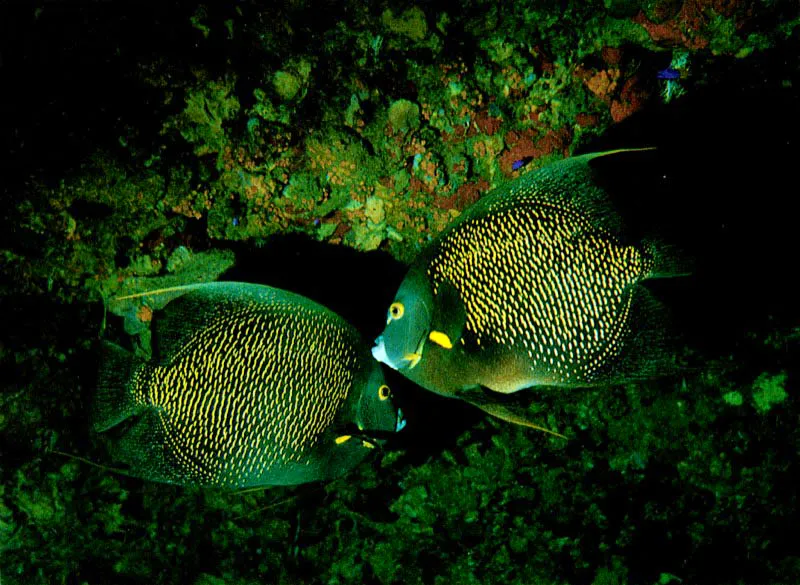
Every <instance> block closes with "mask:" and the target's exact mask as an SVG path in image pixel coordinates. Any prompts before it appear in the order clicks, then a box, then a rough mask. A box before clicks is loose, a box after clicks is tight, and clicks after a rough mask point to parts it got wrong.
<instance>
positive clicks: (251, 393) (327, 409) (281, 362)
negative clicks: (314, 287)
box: [133, 304, 358, 485]
mask: <svg viewBox="0 0 800 585" xmlns="http://www.w3.org/2000/svg"><path fill="white" fill-rule="evenodd" d="M292 313H294V316H295V317H297V315H298V314H302V313H305V315H304V317H305V318H306V319H307V320H308V322H309V323H310V324H311V326H310V327H299V328H298V327H295V328H292V327H291V326H290V324H291V323H297V320H296V318H295V319H291V318H290V315H291V314H292ZM309 347H310V348H312V349H311V350H309V349H308V348H309ZM332 356H337V359H333V357H332ZM357 360H358V356H357V355H356V353H355V351H354V349H353V346H352V344H351V343H349V342H348V340H347V339H346V338H344V337H343V336H342V335H341V331H340V328H339V327H337V325H336V324H335V323H332V322H331V321H330V320H329V319H326V318H325V317H323V316H321V315H319V314H318V313H316V312H314V311H311V310H309V309H307V308H304V307H298V306H296V305H291V304H286V307H285V310H284V311H281V310H280V309H279V310H277V311H274V312H273V314H272V315H270V316H266V315H264V313H263V311H262V310H260V307H259V306H258V305H257V304H252V305H251V306H245V307H243V308H241V309H238V310H237V311H235V312H229V313H227V314H225V315H223V316H221V317H219V318H217V319H216V320H215V321H212V322H211V323H209V325H208V326H207V327H205V328H203V329H202V330H200V331H198V332H197V333H196V334H194V335H193V336H192V338H191V339H190V340H189V342H188V343H186V344H185V345H184V346H183V347H182V348H181V349H180V351H179V352H178V353H177V354H176V355H175V356H174V358H173V359H172V360H171V363H170V364H169V365H166V366H155V367H154V370H153V372H152V375H149V376H146V377H145V376H138V377H137V379H136V380H135V381H134V383H133V386H134V392H135V399H136V400H137V402H139V403H141V404H147V405H153V406H155V407H157V409H158V413H159V417H160V421H161V425H162V429H163V431H164V449H165V451H167V452H169V453H170V456H171V457H174V458H175V460H176V462H177V463H178V464H179V466H180V467H181V468H182V469H183V470H184V471H185V472H186V473H187V475H188V477H187V479H189V480H191V481H195V482H197V483H200V484H210V483H214V484H217V485H240V484H244V483H246V482H247V478H249V477H257V476H262V475H264V474H265V472H266V471H268V470H269V469H270V468H271V467H272V466H273V465H274V464H276V463H289V462H300V461H302V460H303V459H304V454H306V453H307V452H308V451H309V450H310V449H312V448H313V447H314V445H315V443H316V442H317V441H318V440H319V436H320V435H321V434H322V432H323V431H324V430H325V429H327V428H328V427H329V426H330V425H331V424H332V423H333V421H334V417H335V415H336V412H337V410H338V409H339V407H340V406H341V404H342V403H343V402H344V400H345V399H346V397H347V392H348V389H349V388H350V387H351V386H352V384H353V372H354V371H355V368H356V362H357ZM289 364H291V367H289ZM287 372H290V374H289V375H287ZM308 380H316V381H317V383H316V384H312V385H309V383H308ZM310 388H315V390H314V391H313V393H312V392H311V391H310ZM210 389H213V391H210Z"/></svg>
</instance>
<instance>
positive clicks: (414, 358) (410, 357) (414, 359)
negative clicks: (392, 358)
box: [403, 353, 422, 368]
mask: <svg viewBox="0 0 800 585" xmlns="http://www.w3.org/2000/svg"><path fill="white" fill-rule="evenodd" d="M403 359H404V360H406V361H408V362H411V363H410V364H409V365H408V367H409V368H413V367H414V366H416V365H417V364H418V363H419V360H421V359H422V354H420V353H407V354H406V355H404V356H403Z"/></svg>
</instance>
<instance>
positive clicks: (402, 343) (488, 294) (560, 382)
mask: <svg viewBox="0 0 800 585" xmlns="http://www.w3.org/2000/svg"><path fill="white" fill-rule="evenodd" d="M617 152H619V151H611V152H604V153H594V154H587V155H583V156H578V157H574V158H571V159H566V160H563V161H560V162H558V163H555V164H553V165H551V166H548V167H544V168H542V169H539V170H536V171H533V172H531V173H528V174H527V175H524V176H523V177H521V178H519V179H517V180H515V181H513V182H510V183H509V184H507V185H504V186H502V187H500V188H498V189H496V190H494V191H492V192H490V193H489V194H487V195H485V196H484V197H483V198H481V199H480V200H479V201H478V202H477V203H475V204H474V205H472V206H471V207H469V208H468V209H467V210H465V211H464V212H463V213H462V214H461V215H460V216H459V217H458V218H456V219H455V220H454V221H453V222H452V223H451V224H450V225H449V226H448V227H447V228H445V230H444V231H443V232H442V233H441V234H440V235H439V236H438V237H436V238H435V239H434V240H433V241H432V242H431V243H430V244H429V246H428V247H427V248H426V249H425V250H424V251H423V252H422V253H421V255H420V256H419V257H418V258H417V259H416V261H415V262H414V263H413V264H412V266H411V268H410V270H409V272H408V274H407V276H406V277H405V279H404V280H403V282H402V283H401V285H400V288H399V290H398V292H397V295H396V296H395V298H394V301H393V302H392V303H391V305H390V307H389V310H388V314H387V318H386V328H385V330H384V331H383V333H382V334H381V336H380V337H378V338H377V339H376V345H375V347H373V349H372V353H373V355H374V356H375V358H376V359H377V360H379V361H381V362H383V363H385V364H387V365H389V366H390V367H392V368H394V369H395V370H397V371H399V372H401V373H402V374H403V375H405V376H406V377H407V378H409V379H411V380H412V381H414V382H416V383H417V384H419V385H420V386H422V387H424V388H426V389H428V390H430V391H433V392H436V393H438V394H442V395H445V396H452V397H457V398H462V399H464V400H467V401H469V402H472V403H473V404H475V405H476V406H478V407H480V408H482V409H483V410H485V411H486V412H488V413H489V414H492V415H494V416H497V417H499V418H502V419H505V420H507V421H510V422H514V423H517V424H522V425H526V426H530V427H533V428H538V429H540V430H546V429H543V428H542V427H540V426H539V425H537V424H536V423H534V422H533V421H531V420H528V418H527V417H526V415H525V413H524V412H523V413H520V412H519V411H518V410H517V411H515V410H512V409H510V408H508V407H507V406H505V405H504V403H503V402H504V401H502V400H500V399H501V398H503V397H502V396H500V395H503V394H511V393H514V392H517V391H519V390H522V389H525V388H530V387H535V386H556V387H563V388H573V387H581V386H590V385H597V384H610V383H616V382H622V381H625V380H630V379H636V378H644V377H649V376H651V375H654V374H657V373H660V372H663V371H664V370H665V369H667V368H668V367H669V365H668V364H669V362H670V359H671V357H670V355H669V354H668V351H665V349H664V348H665V344H664V343H662V342H663V340H664V339H665V329H664V322H663V321H664V319H663V316H664V315H663V311H662V307H661V306H660V305H659V303H657V302H656V301H655V300H654V299H653V298H652V297H651V295H650V293H649V291H648V290H647V289H646V288H644V287H643V286H642V283H643V282H644V281H646V280H648V279H652V278H659V277H669V276H675V275H678V274H683V273H684V272H685V270H684V268H683V266H684V264H683V263H682V261H680V260H678V259H677V258H676V257H675V254H674V253H672V252H671V248H668V247H666V246H663V245H662V244H660V243H659V242H658V241H657V240H655V239H654V240H647V241H642V242H633V243H632V242H628V241H627V240H626V239H625V237H624V233H623V226H622V222H621V220H620V218H619V217H618V215H617V214H616V213H614V211H613V209H611V207H610V204H609V199H608V196H607V194H606V193H605V192H604V190H603V189H602V188H601V187H600V186H599V185H598V184H597V183H596V181H595V180H594V177H593V170H592V168H591V166H590V163H591V161H592V160H593V159H595V158H598V157H602V156H609V155H612V154H615V153H617ZM505 402H507V401H505ZM554 434H557V433H554Z"/></svg>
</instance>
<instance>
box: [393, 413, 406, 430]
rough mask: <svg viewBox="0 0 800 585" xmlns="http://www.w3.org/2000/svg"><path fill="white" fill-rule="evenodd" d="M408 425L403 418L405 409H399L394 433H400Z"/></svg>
mask: <svg viewBox="0 0 800 585" xmlns="http://www.w3.org/2000/svg"><path fill="white" fill-rule="evenodd" d="M407 423H408V421H407V420H406V418H405V417H404V416H403V409H402V408H398V409H397V424H396V425H395V427H394V432H395V433H399V432H400V431H402V430H403V429H404V428H406V424H407Z"/></svg>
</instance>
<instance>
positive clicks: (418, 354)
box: [372, 335, 425, 371]
mask: <svg viewBox="0 0 800 585" xmlns="http://www.w3.org/2000/svg"><path fill="white" fill-rule="evenodd" d="M424 346H425V337H424V336H423V337H422V339H421V340H420V342H419V344H418V345H417V349H416V351H415V352H414V353H407V354H405V355H404V356H403V357H402V358H401V360H402V361H400V363H398V362H396V361H394V360H392V359H391V358H390V357H389V354H388V353H386V344H385V343H384V341H383V335H381V336H379V337H378V338H377V339H376V340H375V345H374V346H373V348H372V357H373V358H375V359H376V360H378V361H379V362H381V363H383V364H386V365H387V366H389V367H390V368H392V369H393V370H397V371H400V370H404V369H409V370H411V369H414V367H416V365H417V364H418V363H419V361H420V360H421V359H422V348H423V347H424Z"/></svg>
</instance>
